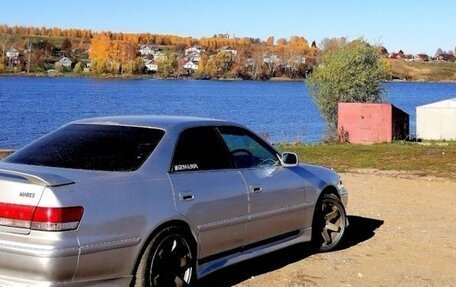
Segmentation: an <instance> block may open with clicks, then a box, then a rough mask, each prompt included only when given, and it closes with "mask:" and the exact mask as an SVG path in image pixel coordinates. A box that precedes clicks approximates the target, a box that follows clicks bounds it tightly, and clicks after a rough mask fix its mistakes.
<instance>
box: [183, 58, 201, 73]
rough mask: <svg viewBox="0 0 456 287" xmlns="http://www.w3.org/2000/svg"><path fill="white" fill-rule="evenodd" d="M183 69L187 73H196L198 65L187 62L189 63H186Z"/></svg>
mask: <svg viewBox="0 0 456 287" xmlns="http://www.w3.org/2000/svg"><path fill="white" fill-rule="evenodd" d="M182 67H183V68H184V69H185V70H186V71H187V72H195V71H196V70H198V65H197V64H196V63H194V62H192V61H187V62H184V64H183V65H182Z"/></svg>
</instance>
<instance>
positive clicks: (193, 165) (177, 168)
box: [174, 163, 198, 171]
mask: <svg viewBox="0 0 456 287" xmlns="http://www.w3.org/2000/svg"><path fill="white" fill-rule="evenodd" d="M197 169H198V165H197V164H196V163H190V164H176V165H174V171H183V170H197Z"/></svg>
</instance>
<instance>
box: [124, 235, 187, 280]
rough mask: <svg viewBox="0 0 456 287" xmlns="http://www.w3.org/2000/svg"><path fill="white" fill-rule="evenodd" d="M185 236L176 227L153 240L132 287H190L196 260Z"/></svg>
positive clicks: (144, 254)
mask: <svg viewBox="0 0 456 287" xmlns="http://www.w3.org/2000/svg"><path fill="white" fill-rule="evenodd" d="M184 234H185V233H184V232H182V230H181V229H180V228H178V227H168V228H165V229H163V230H161V231H160V232H158V233H157V234H156V235H155V236H154V237H153V239H152V240H151V241H150V243H149V244H148V246H147V248H146V249H145V251H144V253H143V255H142V257H141V259H140V261H139V264H138V268H137V271H136V275H135V282H134V285H133V286H134V287H174V286H175V287H188V286H191V284H192V282H193V281H194V277H195V276H194V272H195V268H194V267H195V260H194V254H193V252H192V248H191V245H190V241H189V240H188V237H187V236H185V235H184Z"/></svg>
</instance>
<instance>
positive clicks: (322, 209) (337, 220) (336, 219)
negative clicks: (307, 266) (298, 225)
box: [312, 194, 347, 252]
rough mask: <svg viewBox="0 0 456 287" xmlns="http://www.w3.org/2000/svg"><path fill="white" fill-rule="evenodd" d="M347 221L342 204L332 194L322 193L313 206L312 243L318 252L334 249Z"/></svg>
mask: <svg viewBox="0 0 456 287" xmlns="http://www.w3.org/2000/svg"><path fill="white" fill-rule="evenodd" d="M346 222H347V214H346V212H345V208H344V205H343V204H342V202H341V201H340V199H339V198H338V197H337V196H336V195H334V194H323V195H322V196H321V197H320V199H319V200H318V202H317V204H316V206H315V213H314V218H313V223H312V243H313V245H314V247H315V249H317V251H319V252H327V251H331V250H334V249H335V248H336V247H337V246H338V245H339V244H340V242H341V241H342V239H343V237H344V234H345V229H346Z"/></svg>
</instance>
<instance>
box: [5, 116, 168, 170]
mask: <svg viewBox="0 0 456 287" xmlns="http://www.w3.org/2000/svg"><path fill="white" fill-rule="evenodd" d="M163 134H164V131H162V130H158V129H149V128H138V127H125V126H111V125H88V124H72V125H68V126H65V127H63V128H60V129H58V130H56V131H55V132H53V133H50V134H48V135H46V136H44V137H43V138H41V139H39V140H38V141H36V142H34V143H32V144H30V145H28V146H26V147H25V148H23V149H21V150H19V151H17V152H15V153H13V154H12V155H11V156H9V157H8V158H6V159H5V161H6V162H10V163H19V164H27V165H39V166H52V167H62V168H74V169H87V170H105V171H133V170H136V169H138V168H139V167H140V166H141V165H142V164H143V163H144V161H145V160H146V159H147V158H148V157H149V155H150V154H151V153H152V151H153V150H154V149H155V147H156V146H157V144H158V142H159V141H160V139H161V138H162V137H163Z"/></svg>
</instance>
